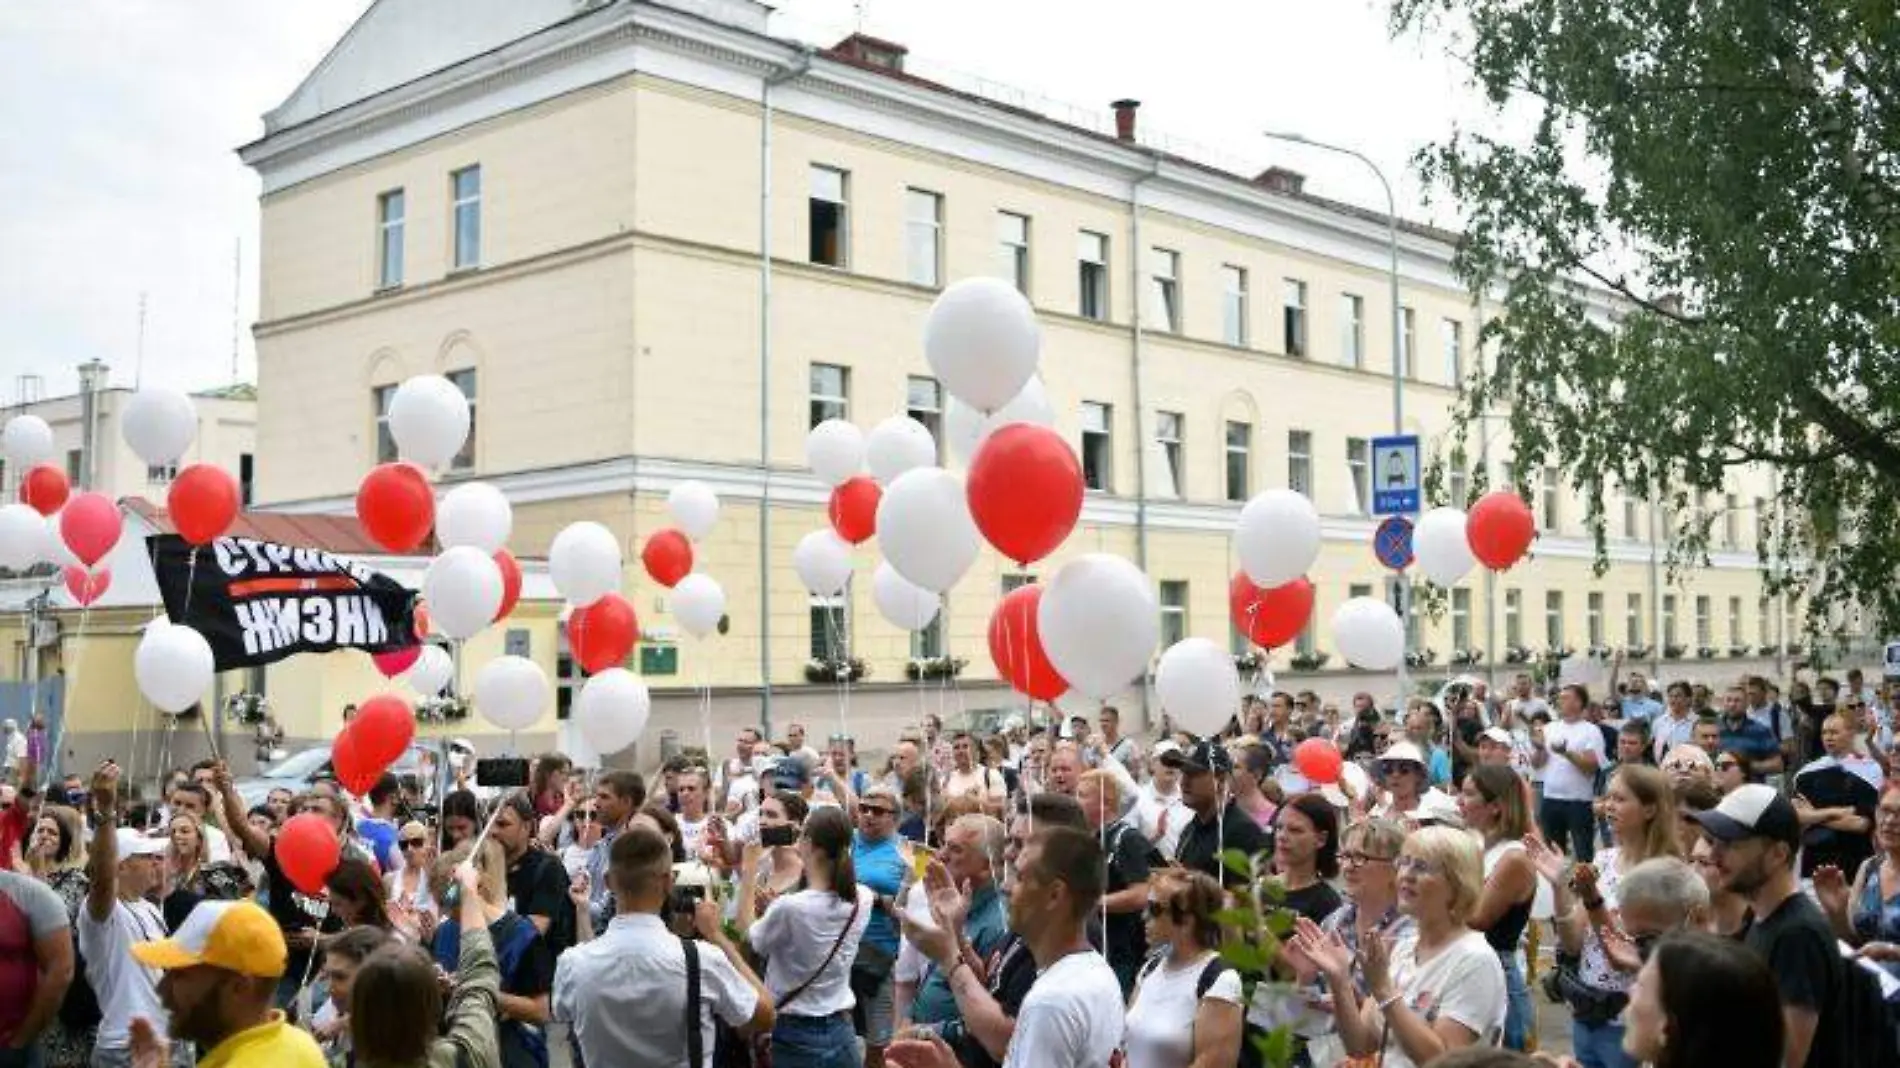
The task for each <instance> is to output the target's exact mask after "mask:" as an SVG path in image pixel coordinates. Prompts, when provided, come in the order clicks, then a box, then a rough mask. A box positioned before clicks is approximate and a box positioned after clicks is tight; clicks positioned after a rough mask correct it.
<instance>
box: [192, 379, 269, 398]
mask: <svg viewBox="0 0 1900 1068" xmlns="http://www.w3.org/2000/svg"><path fill="white" fill-rule="evenodd" d="M192 396H194V397H209V398H211V399H212V400H234V401H254V400H256V399H257V385H256V384H255V383H252V382H233V383H231V384H230V385H228V386H214V387H212V388H211V389H201V390H197V391H196V392H194V393H192Z"/></svg>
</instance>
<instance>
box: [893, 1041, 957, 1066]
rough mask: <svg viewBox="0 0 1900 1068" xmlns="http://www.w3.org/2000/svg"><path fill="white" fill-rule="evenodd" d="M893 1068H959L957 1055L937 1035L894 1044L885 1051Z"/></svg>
mask: <svg viewBox="0 0 1900 1068" xmlns="http://www.w3.org/2000/svg"><path fill="white" fill-rule="evenodd" d="M884 1063H885V1064H888V1065H890V1066H891V1068H957V1055H956V1054H955V1053H954V1052H952V1051H951V1049H950V1047H949V1046H946V1045H944V1042H943V1039H941V1038H938V1037H937V1036H936V1035H934V1034H933V1035H929V1036H927V1037H925V1038H909V1039H904V1040H902V1041H899V1042H893V1043H891V1044H890V1045H889V1046H888V1047H886V1048H885V1050H884Z"/></svg>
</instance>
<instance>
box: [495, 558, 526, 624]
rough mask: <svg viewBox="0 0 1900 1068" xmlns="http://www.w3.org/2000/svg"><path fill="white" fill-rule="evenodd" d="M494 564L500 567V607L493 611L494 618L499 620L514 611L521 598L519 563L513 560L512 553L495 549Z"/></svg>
mask: <svg viewBox="0 0 1900 1068" xmlns="http://www.w3.org/2000/svg"><path fill="white" fill-rule="evenodd" d="M495 566H496V567H498V568H500V569H501V609H500V610H499V611H497V612H496V613H495V618H496V619H497V620H500V619H503V618H505V617H506V616H507V615H508V613H510V612H512V611H514V610H515V605H516V604H517V603H518V602H520V600H521V565H520V564H518V563H516V562H515V554H514V553H511V552H509V551H508V550H506V549H496V550H495Z"/></svg>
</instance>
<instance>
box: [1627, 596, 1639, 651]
mask: <svg viewBox="0 0 1900 1068" xmlns="http://www.w3.org/2000/svg"><path fill="white" fill-rule="evenodd" d="M1623 603H1624V605H1625V608H1624V609H1623V641H1624V642H1625V643H1626V644H1627V645H1628V646H1629V647H1630V648H1632V649H1633V648H1635V647H1636V646H1639V645H1641V644H1643V595H1642V594H1640V593H1632V594H1629V595H1628V596H1627V597H1625V598H1624V602H1623Z"/></svg>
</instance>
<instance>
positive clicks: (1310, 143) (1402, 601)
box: [1261, 130, 1412, 715]
mask: <svg viewBox="0 0 1900 1068" xmlns="http://www.w3.org/2000/svg"><path fill="white" fill-rule="evenodd" d="M1261 136H1263V137H1267V138H1270V139H1272V140H1275V141H1286V142H1288V143H1291V144H1296V145H1305V146H1307V147H1308V148H1317V149H1322V150H1324V151H1327V152H1333V153H1337V154H1339V155H1341V156H1351V157H1352V158H1353V159H1356V160H1358V161H1359V162H1361V163H1363V164H1365V165H1366V167H1367V168H1368V169H1370V170H1371V171H1372V173H1373V176H1374V177H1376V178H1378V179H1379V187H1380V188H1381V189H1383V190H1385V239H1386V246H1387V248H1388V250H1389V252H1390V255H1391V264H1390V270H1389V274H1390V282H1391V288H1392V433H1393V434H1403V433H1405V359H1404V352H1403V348H1404V345H1405V335H1404V334H1403V333H1402V332H1401V329H1400V326H1399V315H1400V312H1399V209H1398V202H1397V201H1396V200H1394V199H1393V196H1392V183H1391V182H1389V181H1387V180H1386V177H1385V171H1383V170H1381V169H1380V167H1379V165H1378V164H1377V163H1374V162H1373V161H1372V157H1370V156H1367V155H1366V154H1365V153H1363V152H1360V151H1358V150H1357V149H1352V148H1347V147H1346V146H1345V145H1335V144H1332V143H1330V142H1327V141H1315V140H1314V139H1312V138H1310V137H1307V136H1306V135H1305V134H1299V133H1292V132H1289V131H1284V130H1265V131H1262V133H1261ZM1398 585H1399V604H1398V609H1399V618H1400V621H1401V625H1403V626H1404V627H1405V628H1406V633H1407V636H1408V639H1409V636H1410V633H1411V602H1412V589H1411V581H1410V579H1409V578H1408V577H1407V576H1406V573H1405V572H1403V571H1401V572H1399V577H1398ZM1406 645H1407V650H1406V651H1407V652H1408V653H1409V652H1410V651H1411V650H1410V645H1411V642H1410V641H1409V640H1408V641H1407V642H1406ZM1406 668H1407V665H1406V663H1405V661H1404V660H1400V661H1399V714H1400V715H1404V714H1405V698H1406V691H1407V689H1408V688H1409V684H1408V681H1407V675H1408V672H1407V670H1406Z"/></svg>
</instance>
